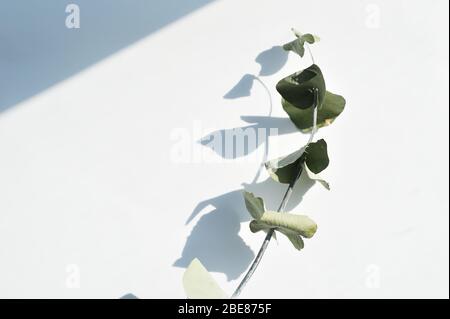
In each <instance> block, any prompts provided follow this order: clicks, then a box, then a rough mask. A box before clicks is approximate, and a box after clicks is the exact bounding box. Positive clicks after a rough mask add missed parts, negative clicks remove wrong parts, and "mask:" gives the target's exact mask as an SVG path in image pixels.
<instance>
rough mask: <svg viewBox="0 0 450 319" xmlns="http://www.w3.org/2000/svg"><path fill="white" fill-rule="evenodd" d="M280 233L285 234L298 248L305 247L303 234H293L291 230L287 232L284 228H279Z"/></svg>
mask: <svg viewBox="0 0 450 319" xmlns="http://www.w3.org/2000/svg"><path fill="white" fill-rule="evenodd" d="M279 232H280V233H282V234H284V235H285V236H286V237H287V238H288V239H289V240H290V241H291V243H292V245H294V247H295V248H296V249H297V250H302V249H303V248H304V247H305V243H304V242H303V239H302V237H301V236H299V235H297V234H292V233H290V232H285V231H284V230H279Z"/></svg>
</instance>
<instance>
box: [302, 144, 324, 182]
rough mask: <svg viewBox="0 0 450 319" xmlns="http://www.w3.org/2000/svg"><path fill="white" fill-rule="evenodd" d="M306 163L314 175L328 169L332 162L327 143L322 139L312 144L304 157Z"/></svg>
mask: <svg viewBox="0 0 450 319" xmlns="http://www.w3.org/2000/svg"><path fill="white" fill-rule="evenodd" d="M302 158H304V163H306V165H308V168H309V169H310V170H311V172H313V173H314V174H318V173H320V172H321V171H323V170H324V169H325V168H327V167H328V164H329V163H330V160H329V158H328V153H327V142H325V140H324V139H320V140H318V141H317V142H315V143H310V144H309V145H308V147H307V148H306V149H305V153H304V154H303V155H302Z"/></svg>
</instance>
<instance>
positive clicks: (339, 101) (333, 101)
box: [281, 91, 345, 133]
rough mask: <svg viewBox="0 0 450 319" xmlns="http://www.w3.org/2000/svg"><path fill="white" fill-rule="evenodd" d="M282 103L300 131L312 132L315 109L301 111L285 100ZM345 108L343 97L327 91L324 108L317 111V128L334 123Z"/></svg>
mask: <svg viewBox="0 0 450 319" xmlns="http://www.w3.org/2000/svg"><path fill="white" fill-rule="evenodd" d="M281 103H282V105H283V109H284V110H285V111H286V113H287V114H288V115H289V118H290V119H291V121H292V122H293V123H294V124H295V126H296V127H297V128H298V129H300V130H301V131H302V132H304V133H306V132H309V131H311V129H312V126H313V112H314V108H309V109H300V108H298V107H295V106H294V105H292V104H290V103H289V102H288V101H286V100H285V99H282V101H281ZM344 108H345V99H344V98H343V97H342V96H340V95H337V94H333V93H331V92H329V91H326V93H325V98H324V101H323V103H322V107H321V108H319V109H318V110H317V127H318V128H320V127H324V126H327V125H330V124H331V123H333V121H334V120H335V119H336V118H337V117H338V116H339V115H340V114H341V113H342V111H343V110H344Z"/></svg>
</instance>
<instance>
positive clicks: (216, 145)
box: [198, 116, 298, 159]
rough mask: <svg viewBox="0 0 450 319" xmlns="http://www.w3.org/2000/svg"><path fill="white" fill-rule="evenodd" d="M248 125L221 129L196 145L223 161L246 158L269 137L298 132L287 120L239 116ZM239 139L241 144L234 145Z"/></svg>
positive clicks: (203, 138) (206, 136)
mask: <svg viewBox="0 0 450 319" xmlns="http://www.w3.org/2000/svg"><path fill="white" fill-rule="evenodd" d="M241 119H242V120H243V121H244V122H247V123H248V124H250V125H246V126H242V127H235V128H231V129H223V130H217V131H214V132H211V133H209V134H207V135H205V136H203V137H202V138H201V139H200V140H199V141H198V143H200V144H202V145H203V146H206V147H209V148H210V149H211V150H213V151H214V152H215V153H216V154H217V155H219V156H221V157H222V158H225V159H236V158H239V157H243V156H247V155H249V154H251V153H253V152H254V151H255V150H256V149H258V148H259V147H260V146H261V145H262V144H264V143H267V142H268V139H269V137H270V136H273V135H277V136H278V135H285V134H292V133H295V132H298V130H297V129H296V127H295V125H294V124H292V122H291V121H290V120H289V118H282V117H270V116H241ZM236 139H241V140H240V142H242V143H241V144H239V143H236Z"/></svg>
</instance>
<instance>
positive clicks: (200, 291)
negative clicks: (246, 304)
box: [183, 258, 228, 299]
mask: <svg viewBox="0 0 450 319" xmlns="http://www.w3.org/2000/svg"><path fill="white" fill-rule="evenodd" d="M183 287H184V291H185V292H186V295H187V297H188V298H189V299H227V298H228V296H227V294H226V293H225V292H224V291H223V290H222V288H220V286H219V285H218V284H217V282H216V281H215V280H214V278H213V277H212V276H211V275H210V274H209V272H208V271H207V270H206V268H205V267H204V266H203V265H202V263H201V262H200V261H199V260H198V259H197V258H195V259H194V260H193V261H192V262H191V263H190V264H189V267H188V268H187V269H186V271H185V272H184V275H183Z"/></svg>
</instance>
